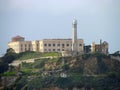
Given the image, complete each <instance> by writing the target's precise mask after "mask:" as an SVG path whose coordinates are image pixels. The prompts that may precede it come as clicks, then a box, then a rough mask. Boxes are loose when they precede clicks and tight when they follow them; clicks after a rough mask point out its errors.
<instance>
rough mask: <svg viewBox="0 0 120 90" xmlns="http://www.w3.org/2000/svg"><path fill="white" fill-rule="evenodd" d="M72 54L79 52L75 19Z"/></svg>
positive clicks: (74, 20) (73, 23)
mask: <svg viewBox="0 0 120 90" xmlns="http://www.w3.org/2000/svg"><path fill="white" fill-rule="evenodd" d="M72 52H74V53H77V52H78V46H77V20H76V19H75V18H74V19H73V22H72Z"/></svg>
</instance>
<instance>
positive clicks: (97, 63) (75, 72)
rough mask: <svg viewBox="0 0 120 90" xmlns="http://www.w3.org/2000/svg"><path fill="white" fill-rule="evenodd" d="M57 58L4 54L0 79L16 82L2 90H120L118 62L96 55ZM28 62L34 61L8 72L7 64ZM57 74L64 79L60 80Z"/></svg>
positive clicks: (24, 53) (49, 54) (10, 52)
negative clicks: (29, 60)
mask: <svg viewBox="0 0 120 90" xmlns="http://www.w3.org/2000/svg"><path fill="white" fill-rule="evenodd" d="M58 56H60V54H59V53H38V52H23V53H20V54H16V53H14V51H13V50H12V49H9V50H7V52H6V54H5V55H4V56H3V57H2V58H1V60H0V67H1V68H2V69H1V68H0V70H1V74H0V75H1V76H2V77H6V78H8V77H10V76H11V77H12V76H15V77H17V79H16V80H15V82H14V83H12V84H11V85H10V86H5V89H6V90H12V89H13V88H14V89H15V90H33V89H38V90H39V89H42V90H44V88H50V87H59V88H68V90H71V89H72V88H73V87H77V88H82V87H85V88H87V89H90V88H94V89H95V90H119V89H120V87H119V86H120V67H119V66H120V62H119V61H118V60H113V59H111V58H110V57H109V55H104V54H101V53H97V52H96V53H92V54H84V55H82V56H77V57H64V58H63V57H58ZM39 57H47V58H39ZM31 58H36V59H35V62H34V63H25V62H23V63H22V64H21V65H20V66H19V70H17V67H13V69H12V70H10V69H8V64H9V63H10V62H12V61H13V60H16V59H19V60H24V59H31ZM3 60H4V61H3ZM2 70H3V71H2ZM19 73H21V75H19ZM61 73H65V74H66V75H67V76H66V77H61ZM12 78H13V77H12ZM1 81H2V80H1Z"/></svg>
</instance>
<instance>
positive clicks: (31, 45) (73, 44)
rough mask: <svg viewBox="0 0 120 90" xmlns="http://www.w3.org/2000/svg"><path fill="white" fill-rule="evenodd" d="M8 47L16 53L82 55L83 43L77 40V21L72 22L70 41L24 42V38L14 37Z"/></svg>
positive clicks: (81, 40) (44, 40) (45, 40)
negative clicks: (67, 52) (67, 53)
mask: <svg viewBox="0 0 120 90" xmlns="http://www.w3.org/2000/svg"><path fill="white" fill-rule="evenodd" d="M8 47H9V48H12V49H14V51H15V52H16V53H20V52H25V51H37V52H62V51H70V52H79V53H83V50H84V49H83V48H84V41H83V39H77V20H75V19H74V20H73V22H72V39H43V40H35V41H25V39H24V37H21V36H16V37H13V38H12V40H11V41H10V42H9V43H8Z"/></svg>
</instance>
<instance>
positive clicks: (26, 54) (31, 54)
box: [16, 51, 60, 60]
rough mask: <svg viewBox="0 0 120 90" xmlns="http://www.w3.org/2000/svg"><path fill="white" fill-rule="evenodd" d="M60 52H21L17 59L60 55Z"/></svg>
mask: <svg viewBox="0 0 120 90" xmlns="http://www.w3.org/2000/svg"><path fill="white" fill-rule="evenodd" d="M59 55H60V53H57V52H45V53H41V52H30V51H27V52H22V53H20V54H18V56H17V59H16V60H26V59H33V58H40V57H49V56H51V57H57V56H59Z"/></svg>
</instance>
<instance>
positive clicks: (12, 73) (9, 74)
mask: <svg viewBox="0 0 120 90" xmlns="http://www.w3.org/2000/svg"><path fill="white" fill-rule="evenodd" d="M15 75H16V72H15V71H14V72H4V73H3V74H2V76H15Z"/></svg>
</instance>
